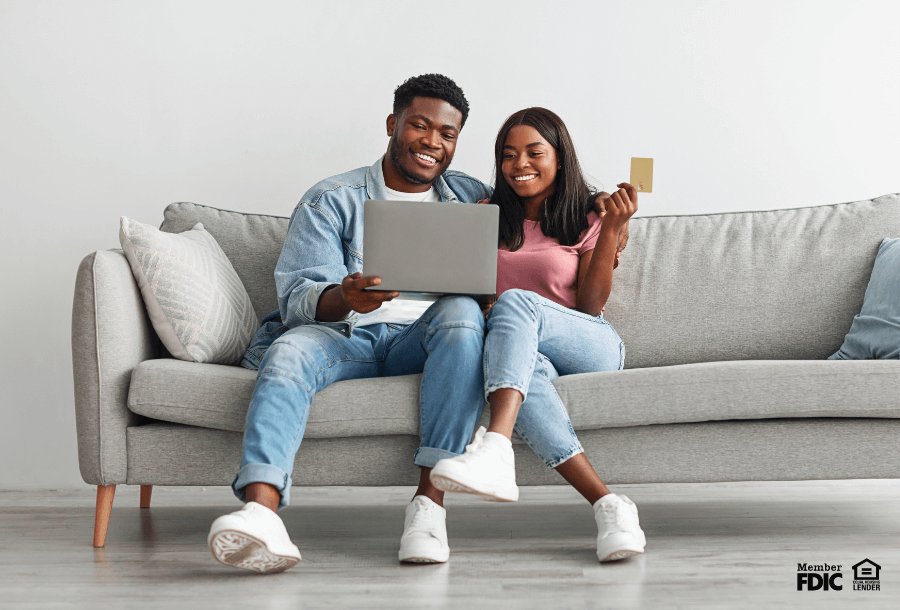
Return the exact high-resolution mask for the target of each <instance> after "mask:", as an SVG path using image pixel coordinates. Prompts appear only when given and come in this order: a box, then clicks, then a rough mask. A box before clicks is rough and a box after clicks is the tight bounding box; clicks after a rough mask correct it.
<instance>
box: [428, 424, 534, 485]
mask: <svg viewBox="0 0 900 610" xmlns="http://www.w3.org/2000/svg"><path fill="white" fill-rule="evenodd" d="M430 478H431V483H432V484H433V485H434V486H435V487H437V488H438V489H440V490H443V491H455V492H459V493H464V494H474V495H476V496H480V497H482V498H484V499H485V500H490V501H492V502H515V501H516V500H518V499H519V488H518V487H516V456H515V454H514V453H513V449H512V443H511V442H510V440H509V439H508V438H506V437H505V436H503V435H502V434H497V433H496V432H487V431H486V430H485V429H484V427H483V426H482V427H481V428H478V432H476V433H475V438H474V439H473V440H472V442H471V443H470V444H469V445H467V446H466V451H465V453H463V454H462V455H457V456H456V457H452V458H447V459H444V460H441V461H440V462H438V463H437V464H435V466H434V468H432V469H431V476H430Z"/></svg>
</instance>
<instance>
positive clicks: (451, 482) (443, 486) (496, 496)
mask: <svg viewBox="0 0 900 610" xmlns="http://www.w3.org/2000/svg"><path fill="white" fill-rule="evenodd" d="M430 478H431V483H432V484H433V485H434V486H435V487H437V488H438V489H440V490H441V491H449V492H455V493H461V494H469V495H472V496H478V497H479V498H483V499H485V500H488V501H489V502H516V501H518V499H519V488H518V487H515V488H514V489H512V490H511V491H508V492H506V493H504V492H502V491H500V492H498V491H493V490H486V491H485V490H480V489H475V488H474V487H470V486H469V485H466V484H465V483H464V482H463V481H460V480H459V479H451V478H449V477H447V476H445V475H442V474H434V473H433V472H432V474H431V477H430Z"/></svg>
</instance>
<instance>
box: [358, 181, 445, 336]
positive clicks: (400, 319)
mask: <svg viewBox="0 0 900 610" xmlns="http://www.w3.org/2000/svg"><path fill="white" fill-rule="evenodd" d="M384 190H385V191H387V194H388V197H390V199H391V201H422V202H431V201H435V202H438V201H440V200H441V198H440V196H438V194H437V190H435V188H434V187H433V186H432V187H431V188H430V189H428V190H427V191H425V192H424V193H403V192H401V191H395V190H394V189H390V188H387V187H384ZM363 256H365V253H363ZM436 300H437V299H435V298H434V297H429V296H425V295H421V294H412V293H411V294H408V295H407V294H404V293H400V296H399V297H397V298H396V299H394V300H393V301H388V302H386V303H383V304H382V305H381V307H379V308H378V309H376V310H375V311H373V312H370V313H361V314H359V319H358V320H357V322H356V325H357V326H368V325H370V324H388V323H390V324H402V325H406V324H412V323H413V322H415V321H416V320H418V319H419V318H420V317H421V316H422V314H423V313H425V310H426V309H428V308H429V307H431V304H432V303H434V302H435V301H436Z"/></svg>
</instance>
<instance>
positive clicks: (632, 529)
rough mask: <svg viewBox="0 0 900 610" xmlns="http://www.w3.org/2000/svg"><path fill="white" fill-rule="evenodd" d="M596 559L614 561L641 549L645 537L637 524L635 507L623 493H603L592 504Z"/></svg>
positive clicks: (642, 549) (644, 544)
mask: <svg viewBox="0 0 900 610" xmlns="http://www.w3.org/2000/svg"><path fill="white" fill-rule="evenodd" d="M594 518H595V519H596V520H597V559H599V560H600V561H601V562H606V561H617V560H619V559H625V558H627V557H631V556H632V555H638V554H640V553H643V552H644V547H645V546H646V545H647V538H646V537H645V536H644V532H643V530H641V526H640V524H639V523H638V513H637V507H636V506H635V505H634V502H632V501H631V500H629V499H628V497H627V496H617V495H616V494H607V495H605V496H603V497H602V498H600V499H599V500H597V502H596V503H595V504H594Z"/></svg>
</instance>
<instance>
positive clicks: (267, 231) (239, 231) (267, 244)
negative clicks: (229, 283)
mask: <svg viewBox="0 0 900 610" xmlns="http://www.w3.org/2000/svg"><path fill="white" fill-rule="evenodd" d="M288 221H289V219H288V218H284V217H283V216H266V215H265V214H243V213H241V212H229V211H228V210H220V209H218V208H211V207H208V206H205V205H197V204H196V203H185V202H181V203H171V204H169V205H168V206H166V211H165V215H164V218H163V223H162V225H161V226H160V227H159V228H160V230H161V231H166V232H168V233H182V232H184V231H190V230H191V229H192V228H193V226H194V225H195V224H197V223H198V222H202V223H203V228H204V229H206V230H207V231H209V233H210V234H211V235H212V236H213V237H215V238H216V241H217V242H219V245H220V246H221V247H222V251H223V252H225V255H226V256H227V257H228V259H229V260H230V261H231V264H232V266H233V267H234V270H235V271H236V272H237V274H238V277H239V278H241V281H242V282H243V283H244V288H246V289H247V294H249V295H250V302H251V303H253V309H255V310H256V315H257V317H258V318H259V319H260V320H262V319H263V317H264V316H266V315H268V314H269V313H271V312H273V311H275V310H276V309H278V298H277V296H276V294H275V264H276V263H277V262H278V256H279V255H280V254H281V246H282V245H284V238H285V236H287V229H288Z"/></svg>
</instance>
